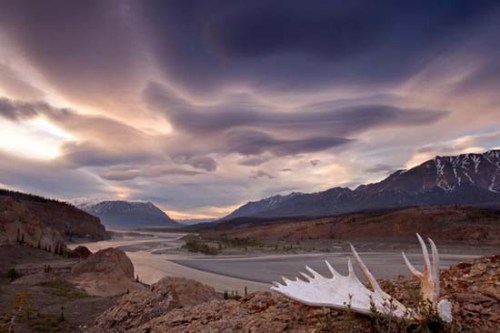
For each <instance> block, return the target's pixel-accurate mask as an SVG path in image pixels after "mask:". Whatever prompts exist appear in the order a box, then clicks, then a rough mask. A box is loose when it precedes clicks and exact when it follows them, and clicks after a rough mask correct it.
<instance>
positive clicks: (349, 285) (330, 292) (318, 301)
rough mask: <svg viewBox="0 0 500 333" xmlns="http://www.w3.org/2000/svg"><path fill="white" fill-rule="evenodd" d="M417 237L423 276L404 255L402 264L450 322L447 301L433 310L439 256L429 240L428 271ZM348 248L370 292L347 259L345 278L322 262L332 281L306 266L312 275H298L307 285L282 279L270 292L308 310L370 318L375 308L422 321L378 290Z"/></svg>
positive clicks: (378, 287) (426, 260)
mask: <svg viewBox="0 0 500 333" xmlns="http://www.w3.org/2000/svg"><path fill="white" fill-rule="evenodd" d="M417 237H418V239H419V242H420V244H421V246H422V252H423V255H424V260H425V269H424V273H421V272H419V271H417V270H416V269H415V268H414V267H413V266H412V265H411V264H410V262H409V261H408V259H407V258H406V255H404V254H403V256H404V259H405V262H406V264H407V265H408V268H409V269H410V271H411V272H412V273H413V274H414V275H415V276H417V277H418V278H419V279H420V280H421V281H422V293H423V296H424V297H425V298H426V299H428V300H429V301H431V302H432V304H433V306H434V308H436V309H437V311H438V314H439V316H440V317H441V319H442V320H444V321H446V322H450V321H451V304H450V303H449V302H448V301H446V300H442V301H440V302H439V304H438V305H437V306H435V304H436V302H437V300H438V298H439V255H438V252H437V248H436V245H435V244H434V242H433V241H432V240H429V242H430V244H431V248H432V255H433V266H432V267H431V264H430V260H429V254H428V252H427V247H426V246H425V243H424V242H423V240H422V238H421V237H420V235H418V234H417ZM350 246H351V251H352V254H353V255H354V259H355V260H356V262H357V263H358V265H359V267H360V269H361V272H362V273H363V275H364V276H365V277H366V279H367V280H368V282H369V283H370V286H371V287H372V289H373V290H370V289H368V288H367V287H365V286H364V285H363V284H362V283H361V281H360V280H359V279H358V278H357V276H356V274H355V273H354V269H353V266H352V262H351V260H350V259H349V260H348V262H347V265H348V268H349V273H348V275H347V276H344V275H341V274H340V273H338V272H337V271H336V270H335V269H333V267H332V266H331V265H330V263H329V262H328V261H325V263H326V266H327V267H328V269H329V270H330V272H331V273H332V277H331V278H327V277H325V276H323V275H321V274H319V273H318V272H316V271H315V270H313V269H311V268H310V267H308V266H306V270H307V271H309V273H310V274H311V275H307V274H305V273H301V274H302V276H303V277H304V278H305V279H306V281H303V280H300V279H298V278H297V279H296V280H295V281H292V280H289V279H287V278H284V277H283V278H282V279H283V282H284V284H280V283H277V282H274V283H273V284H274V286H273V287H271V289H272V290H275V291H277V292H279V293H281V294H283V295H285V296H287V297H290V298H292V299H294V300H296V301H299V302H301V303H304V304H307V305H311V306H326V307H331V308H335V309H341V310H342V309H347V308H348V307H349V308H350V309H351V310H352V311H354V312H357V313H361V314H370V313H371V312H372V309H373V307H375V309H376V310H377V311H378V312H380V313H382V314H385V315H391V316H396V317H399V318H404V317H406V318H408V319H413V320H417V321H420V320H422V319H423V318H421V316H420V315H418V314H417V313H416V312H417V311H413V310H412V309H409V308H407V307H405V306H404V305H403V304H401V303H400V302H399V301H397V300H396V299H394V298H393V297H392V296H390V295H389V294H387V293H385V292H384V291H383V290H382V288H380V285H379V284H378V282H377V280H376V279H375V278H374V277H373V275H372V273H371V272H370V271H369V270H368V268H367V267H366V265H365V264H364V262H363V261H362V260H361V258H360V257H359V254H358V253H357V252H356V249H355V248H354V246H352V245H350Z"/></svg>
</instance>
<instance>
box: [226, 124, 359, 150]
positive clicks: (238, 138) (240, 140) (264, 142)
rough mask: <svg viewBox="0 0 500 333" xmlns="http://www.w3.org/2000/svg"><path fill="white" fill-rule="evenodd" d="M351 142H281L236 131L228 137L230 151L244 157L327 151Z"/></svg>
mask: <svg viewBox="0 0 500 333" xmlns="http://www.w3.org/2000/svg"><path fill="white" fill-rule="evenodd" d="M350 141H351V140H349V139H345V138H336V137H310V138H306V139H298V140H281V139H276V138H274V137H273V136H271V135H270V134H267V133H264V132H259V131H250V130H243V131H238V130H235V131H232V132H230V133H228V135H227V144H228V146H229V149H230V151H232V152H238V153H240V154H242V155H259V154H262V153H264V152H270V153H273V154H274V155H276V156H286V155H296V154H300V153H310V152H317V151H322V150H327V149H330V148H333V147H336V146H340V145H344V144H346V143H348V142H350Z"/></svg>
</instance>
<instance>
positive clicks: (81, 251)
mask: <svg viewBox="0 0 500 333" xmlns="http://www.w3.org/2000/svg"><path fill="white" fill-rule="evenodd" d="M91 255H92V251H90V250H89V248H88V247H86V246H83V245H79V246H77V247H76V248H74V249H73V250H72V251H69V252H68V256H69V257H70V258H80V259H87V258H88V257H90V256H91Z"/></svg>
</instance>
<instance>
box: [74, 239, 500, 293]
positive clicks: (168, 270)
mask: <svg viewBox="0 0 500 333" xmlns="http://www.w3.org/2000/svg"><path fill="white" fill-rule="evenodd" d="M185 236H186V234H178V233H176V234H171V233H151V232H147V233H137V234H136V235H134V236H127V237H125V238H121V237H119V238H115V239H112V240H109V241H102V242H97V243H86V244H84V245H85V246H87V247H88V248H89V249H90V250H91V251H92V252H95V251H97V250H99V249H103V248H106V247H119V248H120V249H122V250H124V251H125V252H126V253H127V255H128V256H129V257H130V259H131V260H132V262H133V263H134V267H135V271H136V274H138V275H139V278H140V279H141V281H142V282H145V283H148V284H152V283H154V282H156V281H158V280H159V279H161V278H162V277H164V276H172V277H185V278H191V279H194V280H197V281H200V282H202V283H205V284H207V285H210V286H212V287H214V288H215V289H216V290H218V291H221V292H223V291H226V290H227V291H232V290H235V291H238V292H239V293H240V294H242V293H243V292H244V289H245V287H247V290H249V291H266V290H269V287H270V283H271V282H272V281H277V280H280V278H281V276H286V277H294V276H297V274H298V273H299V272H300V271H303V270H304V266H305V265H309V266H311V267H312V268H313V269H317V270H318V271H319V272H320V273H325V274H326V266H325V264H324V260H328V261H329V262H330V263H331V264H332V265H333V266H334V267H335V268H336V269H338V271H339V272H341V273H344V274H345V273H346V272H347V259H348V258H349V257H350V251H349V250H348V243H347V242H337V243H336V242H333V241H332V240H318V241H317V243H316V246H317V247H318V250H316V251H314V252H310V251H309V252H304V251H298V250H296V251H292V252H290V251H287V252H283V251H281V250H278V251H273V249H274V245H273V246H270V247H269V248H271V250H269V249H268V250H264V251H263V249H262V247H255V248H253V247H250V248H247V249H246V251H244V250H243V249H230V250H228V251H223V254H219V255H216V256H213V255H203V254H194V253H190V252H187V251H183V250H180V247H181V246H182V245H183V244H184V240H183V239H184V238H185ZM326 243H328V244H329V246H328V247H327V248H328V252H326V251H321V249H322V248H325V246H326V245H325V244H326ZM354 245H355V247H356V248H357V249H358V251H359V252H360V255H361V257H362V258H363V260H364V261H365V263H366V264H367V266H368V267H369V269H370V270H371V271H372V272H373V273H374V275H375V276H376V277H377V278H390V277H394V276H397V275H405V276H408V275H409V272H408V269H407V268H406V266H405V264H404V261H403V258H402V256H401V251H402V250H404V251H405V252H407V254H408V257H409V259H410V260H411V261H412V262H413V263H415V265H416V266H417V267H419V268H421V263H422V256H421V252H420V248H419V245H418V243H417V241H416V239H415V241H414V242H413V244H409V243H383V242H366V241H365V242H361V241H357V242H354ZM286 246H287V245H285V247H286ZM309 246H310V244H309ZM295 247H296V248H297V246H295ZM438 247H439V249H440V253H441V267H442V268H446V267H449V266H450V265H453V264H456V263H458V262H462V261H470V260H472V259H474V258H476V257H479V256H481V255H491V254H495V249H494V248H491V247H478V246H467V245H460V244H447V245H446V246H444V245H441V244H439V243H438ZM294 252H295V253H294ZM224 253H229V254H224Z"/></svg>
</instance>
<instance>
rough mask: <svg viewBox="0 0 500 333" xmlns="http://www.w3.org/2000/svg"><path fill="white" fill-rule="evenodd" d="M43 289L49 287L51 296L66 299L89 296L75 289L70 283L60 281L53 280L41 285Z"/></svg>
mask: <svg viewBox="0 0 500 333" xmlns="http://www.w3.org/2000/svg"><path fill="white" fill-rule="evenodd" d="M41 285H42V286H44V287H49V288H51V289H52V294H53V295H54V296H59V297H64V298H68V299H80V298H86V297H89V295H88V294H87V293H86V292H85V291H83V290H81V289H77V288H75V287H74V286H73V285H72V284H71V283H69V282H67V281H62V280H54V281H49V282H45V283H42V284H41Z"/></svg>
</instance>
